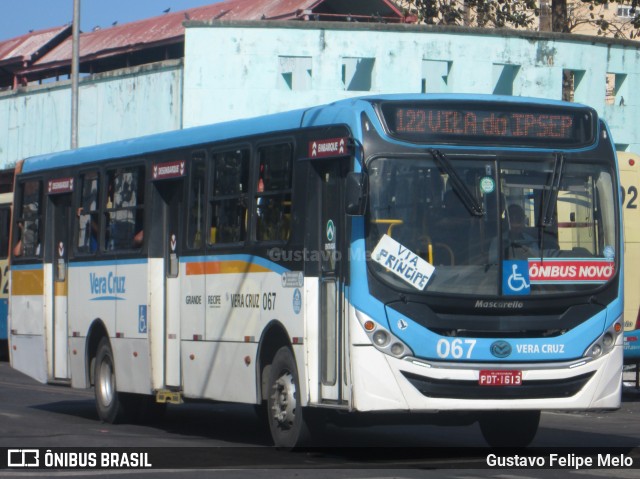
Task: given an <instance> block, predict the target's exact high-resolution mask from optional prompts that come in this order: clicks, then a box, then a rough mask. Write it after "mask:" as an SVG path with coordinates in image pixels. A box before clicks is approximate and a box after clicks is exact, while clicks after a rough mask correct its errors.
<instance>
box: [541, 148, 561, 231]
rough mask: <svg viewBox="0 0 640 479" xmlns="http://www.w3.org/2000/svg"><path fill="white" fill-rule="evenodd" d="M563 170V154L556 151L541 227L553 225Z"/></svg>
mask: <svg viewBox="0 0 640 479" xmlns="http://www.w3.org/2000/svg"><path fill="white" fill-rule="evenodd" d="M563 170H564V155H563V154H562V153H556V160H555V164H554V166H553V175H552V177H551V185H549V196H548V198H547V201H546V204H545V205H544V215H543V216H542V227H543V228H548V227H549V226H551V225H553V216H554V214H555V211H556V203H557V202H558V191H560V182H561V181H562V173H563Z"/></svg>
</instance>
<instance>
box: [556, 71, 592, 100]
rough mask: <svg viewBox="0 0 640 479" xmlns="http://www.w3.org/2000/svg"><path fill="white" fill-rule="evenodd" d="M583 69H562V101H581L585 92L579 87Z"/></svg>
mask: <svg viewBox="0 0 640 479" xmlns="http://www.w3.org/2000/svg"><path fill="white" fill-rule="evenodd" d="M585 73H586V72H585V71H584V70H562V99H563V100H564V101H571V102H573V101H577V102H580V101H583V100H581V98H583V97H585V94H584V93H585V92H583V88H581V83H582V79H583V78H584V74H585Z"/></svg>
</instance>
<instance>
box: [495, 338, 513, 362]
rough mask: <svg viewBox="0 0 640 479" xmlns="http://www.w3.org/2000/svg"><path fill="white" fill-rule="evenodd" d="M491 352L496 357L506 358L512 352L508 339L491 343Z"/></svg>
mask: <svg viewBox="0 0 640 479" xmlns="http://www.w3.org/2000/svg"><path fill="white" fill-rule="evenodd" d="M490 350H491V354H493V355H494V356H495V357H496V358H501V359H502V358H506V357H507V356H509V355H510V354H511V345H510V344H509V343H508V342H506V341H502V340H501V341H494V342H493V343H492V344H491V348H490Z"/></svg>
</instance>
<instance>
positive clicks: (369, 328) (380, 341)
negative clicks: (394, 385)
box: [356, 312, 413, 359]
mask: <svg viewBox="0 0 640 479" xmlns="http://www.w3.org/2000/svg"><path fill="white" fill-rule="evenodd" d="M356 317H357V318H358V321H359V322H360V325H361V326H362V328H363V329H364V331H365V333H367V336H369V339H370V340H371V344H373V345H374V346H375V348H376V349H377V350H378V351H381V352H383V353H384V354H388V355H390V356H393V357H396V358H398V359H401V358H404V357H405V356H411V355H413V351H411V348H410V347H409V346H407V345H406V344H404V343H403V342H402V341H401V340H400V339H398V338H396V337H395V336H394V335H393V334H391V332H390V331H389V330H388V329H386V328H384V327H383V326H380V324H378V323H376V322H375V321H372V320H371V319H368V318H366V317H365V315H364V314H362V313H360V312H358V313H357V314H356Z"/></svg>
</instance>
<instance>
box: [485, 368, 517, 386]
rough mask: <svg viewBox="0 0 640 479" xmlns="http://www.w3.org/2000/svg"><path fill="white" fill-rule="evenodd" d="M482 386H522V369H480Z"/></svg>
mask: <svg viewBox="0 0 640 479" xmlns="http://www.w3.org/2000/svg"><path fill="white" fill-rule="evenodd" d="M478 384H479V385H480V386H521V385H522V371H491V370H483V371H480V376H479V378H478Z"/></svg>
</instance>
